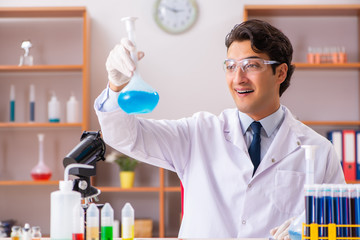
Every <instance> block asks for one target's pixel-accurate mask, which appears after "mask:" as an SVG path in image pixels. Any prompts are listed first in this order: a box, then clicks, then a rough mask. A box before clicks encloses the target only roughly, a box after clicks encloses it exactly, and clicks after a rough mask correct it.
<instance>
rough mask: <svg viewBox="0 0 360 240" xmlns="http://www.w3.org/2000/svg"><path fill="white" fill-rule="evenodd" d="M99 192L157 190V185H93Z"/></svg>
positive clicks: (158, 189)
mask: <svg viewBox="0 0 360 240" xmlns="http://www.w3.org/2000/svg"><path fill="white" fill-rule="evenodd" d="M95 187H96V188H98V189H99V190H100V191H101V192H159V191H160V188H159V187H132V188H121V187H100V186H95Z"/></svg>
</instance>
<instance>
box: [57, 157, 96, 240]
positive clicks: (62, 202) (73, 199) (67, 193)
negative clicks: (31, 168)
mask: <svg viewBox="0 0 360 240" xmlns="http://www.w3.org/2000/svg"><path fill="white" fill-rule="evenodd" d="M71 168H93V166H90V165H85V164H77V163H75V164H70V165H68V166H67V167H66V168H65V171H64V181H60V182H59V188H60V190H58V191H55V192H52V193H51V207H50V238H51V240H59V239H61V240H71V239H72V229H73V210H74V207H75V206H76V205H77V204H79V203H80V201H81V195H80V193H79V192H75V191H73V190H72V188H73V181H72V180H69V171H70V169H71Z"/></svg>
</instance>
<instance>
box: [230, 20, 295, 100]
mask: <svg viewBox="0 0 360 240" xmlns="http://www.w3.org/2000/svg"><path fill="white" fill-rule="evenodd" d="M244 40H250V42H251V48H252V50H253V51H254V52H256V53H265V54H267V55H268V56H269V57H270V60H275V61H278V62H280V63H286V64H287V65H288V71H287V76H286V79H285V81H284V82H282V83H281V85H280V91H279V94H280V96H281V95H282V94H283V93H284V92H285V90H286V89H287V88H288V87H289V86H290V79H291V76H292V74H293V72H294V70H295V66H294V65H291V60H292V54H293V48H292V45H291V42H290V40H289V39H288V37H286V36H285V34H284V33H282V32H281V31H280V30H279V29H277V28H275V27H274V26H272V25H270V24H269V23H267V22H265V21H262V20H258V19H251V20H248V21H245V22H242V23H241V24H237V25H235V26H234V28H233V29H232V30H231V31H230V33H228V34H227V35H226V37H225V45H226V47H227V49H229V47H230V45H231V44H232V43H233V42H235V41H239V42H241V41H244ZM277 66H278V64H274V65H271V67H272V69H273V72H274V74H275V72H276V67H277Z"/></svg>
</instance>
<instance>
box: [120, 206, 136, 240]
mask: <svg viewBox="0 0 360 240" xmlns="http://www.w3.org/2000/svg"><path fill="white" fill-rule="evenodd" d="M134 222H135V214H134V209H133V207H132V206H131V204H130V203H126V204H125V206H124V207H123V208H122V210H121V238H122V240H133V239H134Z"/></svg>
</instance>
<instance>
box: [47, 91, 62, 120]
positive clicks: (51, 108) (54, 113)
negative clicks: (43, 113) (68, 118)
mask: <svg viewBox="0 0 360 240" xmlns="http://www.w3.org/2000/svg"><path fill="white" fill-rule="evenodd" d="M48 117H49V122H53V123H57V122H60V102H59V101H58V99H57V98H56V95H55V92H54V91H53V92H52V96H51V99H50V101H49V103H48Z"/></svg>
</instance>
